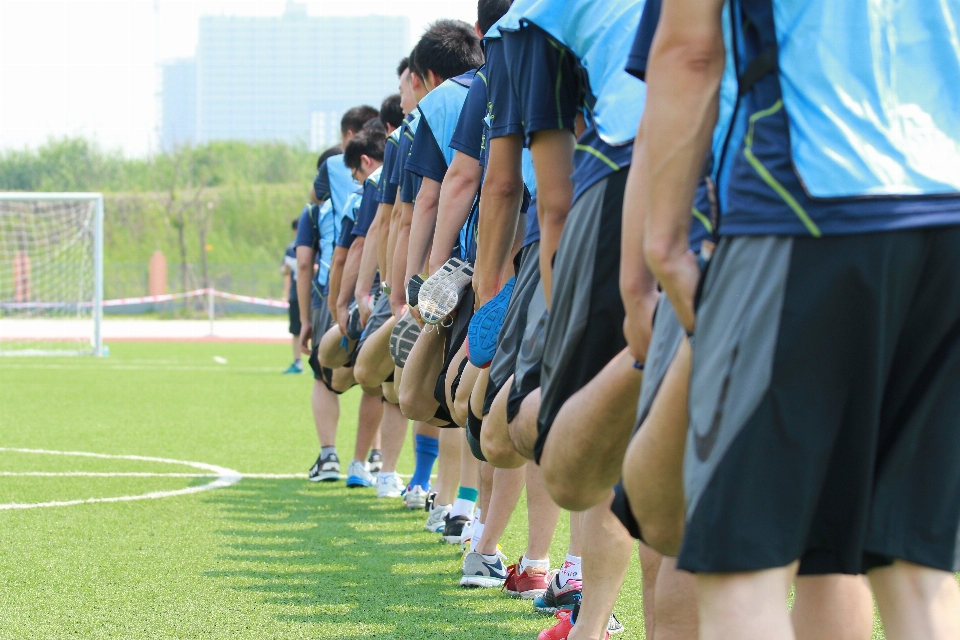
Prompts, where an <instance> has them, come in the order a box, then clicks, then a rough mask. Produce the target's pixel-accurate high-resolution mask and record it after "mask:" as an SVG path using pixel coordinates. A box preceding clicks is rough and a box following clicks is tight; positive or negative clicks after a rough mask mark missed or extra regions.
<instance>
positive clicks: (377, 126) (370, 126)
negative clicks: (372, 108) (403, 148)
mask: <svg viewBox="0 0 960 640" xmlns="http://www.w3.org/2000/svg"><path fill="white" fill-rule="evenodd" d="M363 130H364V131H371V132H376V133H379V134H380V135H382V136H386V135H387V127H386V126H384V124H383V122H382V121H381V120H380V116H377V117H376V118H370V119H369V120H367V121H366V122H364V123H363Z"/></svg>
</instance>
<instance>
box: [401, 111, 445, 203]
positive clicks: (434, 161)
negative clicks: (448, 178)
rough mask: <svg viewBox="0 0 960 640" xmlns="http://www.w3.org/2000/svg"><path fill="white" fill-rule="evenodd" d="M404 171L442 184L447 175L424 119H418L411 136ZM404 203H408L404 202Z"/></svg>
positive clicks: (434, 139)
mask: <svg viewBox="0 0 960 640" xmlns="http://www.w3.org/2000/svg"><path fill="white" fill-rule="evenodd" d="M406 170H407V171H408V172H410V173H413V174H414V175H418V176H420V177H422V178H430V179H431V180H435V181H437V182H443V177H444V176H445V175H446V174H447V161H446V159H445V158H444V157H443V151H442V150H441V149H440V146H439V145H438V144H437V138H436V136H434V135H433V131H432V130H431V129H430V124H429V123H428V122H427V121H426V119H425V118H421V119H420V126H418V127H417V132H416V133H415V134H413V143H412V144H411V145H410V155H409V157H408V158H407V166H406ZM404 202H410V201H409V200H404Z"/></svg>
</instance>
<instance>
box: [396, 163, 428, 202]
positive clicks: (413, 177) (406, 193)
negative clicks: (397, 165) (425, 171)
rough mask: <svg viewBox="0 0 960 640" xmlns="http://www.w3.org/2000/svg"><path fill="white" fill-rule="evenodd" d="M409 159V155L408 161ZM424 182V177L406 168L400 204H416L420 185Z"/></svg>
mask: <svg viewBox="0 0 960 640" xmlns="http://www.w3.org/2000/svg"><path fill="white" fill-rule="evenodd" d="M409 159H410V155H409V154H407V160H408V161H409ZM404 164H406V163H404ZM422 182H423V177H422V176H419V175H417V174H415V173H413V172H412V171H407V170H406V168H404V171H403V184H402V185H400V202H411V203H412V202H416V200H417V194H418V193H420V184H421V183H422Z"/></svg>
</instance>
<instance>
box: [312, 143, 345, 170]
mask: <svg viewBox="0 0 960 640" xmlns="http://www.w3.org/2000/svg"><path fill="white" fill-rule="evenodd" d="M340 153H343V149H341V148H340V145H338V144H335V145H333V146H332V147H330V148H329V149H327V150H326V151H324V152H323V153H321V154H320V157H319V158H317V170H318V171H319V170H320V166H321V165H322V164H323V163H324V162H326V161H327V158H329V157H330V156H335V155H337V154H340Z"/></svg>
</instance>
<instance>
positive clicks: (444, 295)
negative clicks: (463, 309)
mask: <svg viewBox="0 0 960 640" xmlns="http://www.w3.org/2000/svg"><path fill="white" fill-rule="evenodd" d="M451 263H453V264H451ZM472 280H473V267H471V266H470V265H469V264H467V263H466V262H463V261H462V260H459V259H456V258H451V259H450V260H449V261H448V262H447V263H446V264H444V265H443V267H441V268H440V271H439V272H437V273H435V274H434V275H432V276H430V277H429V278H427V281H428V282H430V285H429V286H427V283H426V282H425V283H424V287H421V293H426V294H427V295H428V296H429V298H425V297H423V296H421V297H420V300H419V302H420V306H419V307H418V310H419V311H420V317H421V318H423V321H424V322H426V323H427V324H440V323H441V322H442V321H443V319H444V318H446V317H447V316H448V315H450V314H451V313H452V312H453V310H454V309H456V308H457V305H459V304H460V298H461V297H462V296H463V292H464V291H465V290H466V288H467V287H469V286H470V282H471V281H472ZM424 288H426V289H427V291H426V292H424V291H423V289H424Z"/></svg>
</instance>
